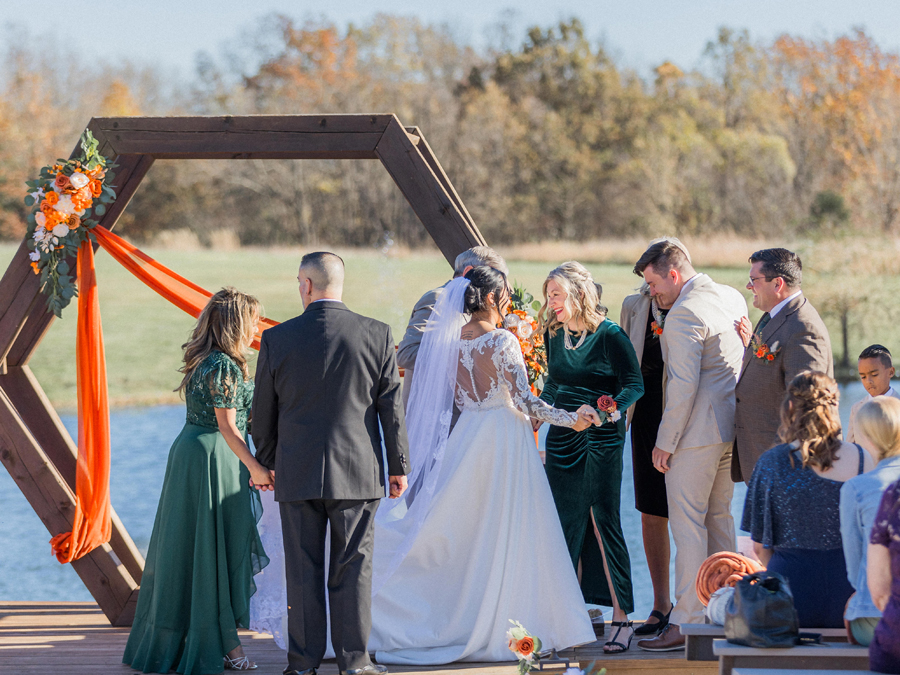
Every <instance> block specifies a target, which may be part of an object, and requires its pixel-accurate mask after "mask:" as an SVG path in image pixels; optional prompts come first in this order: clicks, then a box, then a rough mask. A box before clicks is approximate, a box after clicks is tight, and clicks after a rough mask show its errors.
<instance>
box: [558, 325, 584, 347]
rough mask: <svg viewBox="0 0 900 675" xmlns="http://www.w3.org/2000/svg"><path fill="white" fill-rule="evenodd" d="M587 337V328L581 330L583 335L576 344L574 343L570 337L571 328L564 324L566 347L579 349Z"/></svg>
mask: <svg viewBox="0 0 900 675" xmlns="http://www.w3.org/2000/svg"><path fill="white" fill-rule="evenodd" d="M586 337H587V328H585V329H584V330H583V331H581V337H580V338H578V342H576V343H575V344H574V345H573V344H572V338H571V337H569V329H568V328H566V327H565V326H563V346H565V348H566V349H578V348H579V347H580V346H581V345H583V344H584V339H585V338H586Z"/></svg>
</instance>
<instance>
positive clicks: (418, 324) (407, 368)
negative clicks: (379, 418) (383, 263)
mask: <svg viewBox="0 0 900 675" xmlns="http://www.w3.org/2000/svg"><path fill="white" fill-rule="evenodd" d="M480 265H486V266H487V267H493V268H494V269H495V270H497V271H498V272H503V274H505V275H506V276H509V268H508V267H507V266H506V261H505V260H503V258H502V257H500V254H499V253H497V252H496V251H495V250H494V249H492V248H490V247H489V246H473V247H472V248H469V249H466V250H465V251H463V252H462V253H460V254H459V255H458V256H456V260H455V261H454V264H453V277H452V278H453V279H456V278H457V277H461V276H464V275H465V274H466V272H468V271H469V270H470V269H472V268H473V267H478V266H480ZM448 283H450V280H447V281H446V282H445V283H443V284H442V285H440V286H438V287H437V288H434V289H432V290H430V291H428V292H427V293H425V295H423V296H422V297H421V298H419V301H418V302H417V303H416V305H415V307H413V311H412V315H411V316H410V317H409V324H408V325H407V326H406V333H404V335H403V339H402V340H400V345H399V346H398V348H397V365H398V366H400V367H401V368H403V370H404V373H403V408H404V409H406V410H408V409H409V393H410V392H411V391H412V381H413V370H414V369H415V367H416V356H417V355H418V353H419V344H420V343H421V342H422V332H423V331H424V330H425V324H426V323H428V317H430V316H431V312H432V310H433V309H434V303H435V302H437V298H438V295H440V293H441V291H442V290H443V289H444V286H446V285H447V284H448ZM457 417H459V412H458V411H456V410H455V409H454V420H453V423H454V424H455V422H456V418H457Z"/></svg>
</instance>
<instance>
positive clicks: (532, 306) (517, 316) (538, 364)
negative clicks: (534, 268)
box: [503, 284, 547, 396]
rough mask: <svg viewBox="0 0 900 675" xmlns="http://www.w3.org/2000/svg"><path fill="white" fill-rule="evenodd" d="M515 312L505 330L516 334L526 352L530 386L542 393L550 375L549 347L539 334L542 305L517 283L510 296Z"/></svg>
mask: <svg viewBox="0 0 900 675" xmlns="http://www.w3.org/2000/svg"><path fill="white" fill-rule="evenodd" d="M510 301H511V307H512V309H511V311H510V312H509V314H507V315H506V317H505V318H504V319H503V327H504V328H506V330H508V331H509V332H510V333H512V334H513V335H515V336H516V337H517V338H518V340H519V347H520V348H521V349H522V358H524V359H525V368H526V370H527V371H528V384H529V385H530V386H531V393H533V394H534V395H535V396H537V395H539V394H540V390H541V386H540V385H542V384H543V379H544V374H545V373H546V372H547V347H546V345H545V344H544V337H543V335H541V334H540V333H539V332H538V327H539V324H538V322H537V318H536V312H537V310H538V309H540V307H541V304H540V303H539V302H536V301H535V299H534V296H533V295H531V293H529V292H528V291H526V290H525V289H524V288H522V287H521V286H519V285H518V284H513V292H512V295H511V296H510Z"/></svg>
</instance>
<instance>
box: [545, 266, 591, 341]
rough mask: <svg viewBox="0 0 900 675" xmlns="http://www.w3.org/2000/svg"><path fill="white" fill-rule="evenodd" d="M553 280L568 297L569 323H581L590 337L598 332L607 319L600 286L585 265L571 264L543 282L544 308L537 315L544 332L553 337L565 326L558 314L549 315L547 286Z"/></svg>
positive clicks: (550, 275) (566, 300) (549, 275)
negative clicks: (580, 321) (601, 305)
mask: <svg viewBox="0 0 900 675" xmlns="http://www.w3.org/2000/svg"><path fill="white" fill-rule="evenodd" d="M551 280H552V281H555V282H556V283H557V284H559V286H560V288H562V290H563V291H565V293H566V299H565V307H566V311H567V312H568V313H569V316H570V317H571V319H570V321H577V320H578V319H581V320H582V321H583V322H584V325H585V326H586V327H587V331H588V332H589V333H593V332H594V331H595V330H597V327H598V326H599V325H600V323H601V322H602V321H603V319H604V317H605V312H604V311H603V309H602V308H601V307H600V286H599V284H596V283H595V282H594V279H593V277H591V273H590V272H588V271H587V269H585V267H584V265H582V264H581V263H580V262H576V261H574V260H570V261H568V262H564V263H563V264H562V265H560V266H559V267H557V268H556V269H555V270H553V271H552V272H550V274H548V275H547V278H546V279H545V280H544V288H543V291H544V305H543V306H542V307H541V309H540V311H539V312H538V321H540V322H541V331H549V332H550V335H556V331H557V330H558V329H559V327H560V326H562V322H561V321H560V320H559V319H558V318H556V313H555V312H551V311H550V302H549V301H548V299H547V284H549V283H550V281H551Z"/></svg>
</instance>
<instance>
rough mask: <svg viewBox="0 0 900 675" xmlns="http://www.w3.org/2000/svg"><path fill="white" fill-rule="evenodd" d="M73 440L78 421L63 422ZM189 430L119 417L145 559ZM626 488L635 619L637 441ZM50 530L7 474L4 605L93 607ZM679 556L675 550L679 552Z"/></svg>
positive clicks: (122, 471) (2, 524)
mask: <svg viewBox="0 0 900 675" xmlns="http://www.w3.org/2000/svg"><path fill="white" fill-rule="evenodd" d="M863 396H865V390H864V389H863V388H862V385H860V384H859V383H857V382H855V383H852V384H849V385H845V386H842V387H841V410H840V412H841V420H842V422H843V423H844V426H845V427H846V423H847V420H848V418H849V413H850V406H851V405H852V404H853V403H854V402H855V401H857V400H859V399H860V398H862V397H863ZM63 422H64V423H65V425H66V427H67V428H68V429H69V433H71V434H72V435H73V436H74V435H75V433H76V429H77V420H76V418H75V416H74V415H68V416H63ZM183 423H184V408H183V406H180V405H178V406H158V407H151V408H128V409H119V410H114V411H113V412H112V415H111V418H110V426H111V434H112V478H111V485H110V490H111V493H112V503H113V506H114V507H115V509H116V510H117V512H118V514H119V516H120V518H121V519H122V522H123V523H124V524H125V527H126V528H127V529H128V532H129V533H130V534H131V536H132V538H133V539H134V541H135V543H136V544H137V546H138V548H139V549H141V551H142V552H143V553H146V550H147V545H148V543H149V540H150V532H151V530H152V528H153V519H154V516H155V514H156V505H157V501H158V499H159V492H160V488H161V486H162V481H163V475H164V473H165V468H166V459H167V455H168V451H169V446H170V445H171V443H172V441H173V440H174V439H175V437H176V436H177V435H178V432H179V431H180V430H181V426H182V425H183ZM625 447H626V452H625V469H624V474H623V481H622V524H623V528H624V530H625V536H626V539H627V542H628V549H629V552H630V554H631V569H632V574H633V577H634V594H635V614H634V615H633V616H634V618H635V619H643V618H644V617H646V615H647V614H648V613H649V611H650V609H651V607H652V593H651V589H650V578H649V575H648V574H647V566H646V558H645V556H644V549H643V544H642V542H641V525H640V514H639V513H638V512H637V511H635V509H634V490H633V486H632V480H631V453H630V448H631V444H630V441H628V440H626V446H625ZM745 492H746V489H745V487H744V485H743V483H741V484H738V485H736V486H735V491H734V501H733V502H732V511H733V513H734V516H735V519H736V521H737V522H738V523H739V522H740V515H741V510H742V508H743V503H744V495H745ZM49 539H50V536H49V534H48V533H47V530H46V528H45V527H44V525H43V523H41V521H40V519H39V518H38V517H37V515H35V513H34V511H32V510H31V507H30V506H29V504H28V502H27V501H26V500H25V497H24V496H23V495H22V493H21V492H19V490H18V488H17V487H16V485H15V483H14V482H13V480H12V478H10V476H9V474H8V473H7V472H6V471H2V470H0V541H3V542H6V543H5V544H4V545H3V546H0V600H57V601H65V600H68V601H72V600H91V596H90V594H89V593H88V592H87V589H85V587H84V585H83V584H82V583H81V580H80V579H79V578H78V575H77V574H75V572H74V571H73V570H72V568H71V567H70V566H69V565H60V564H59V563H58V562H57V561H56V558H55V557H54V556H53V555H52V554H51V552H50V544H49V543H48V542H49ZM673 551H674V548H673Z"/></svg>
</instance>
